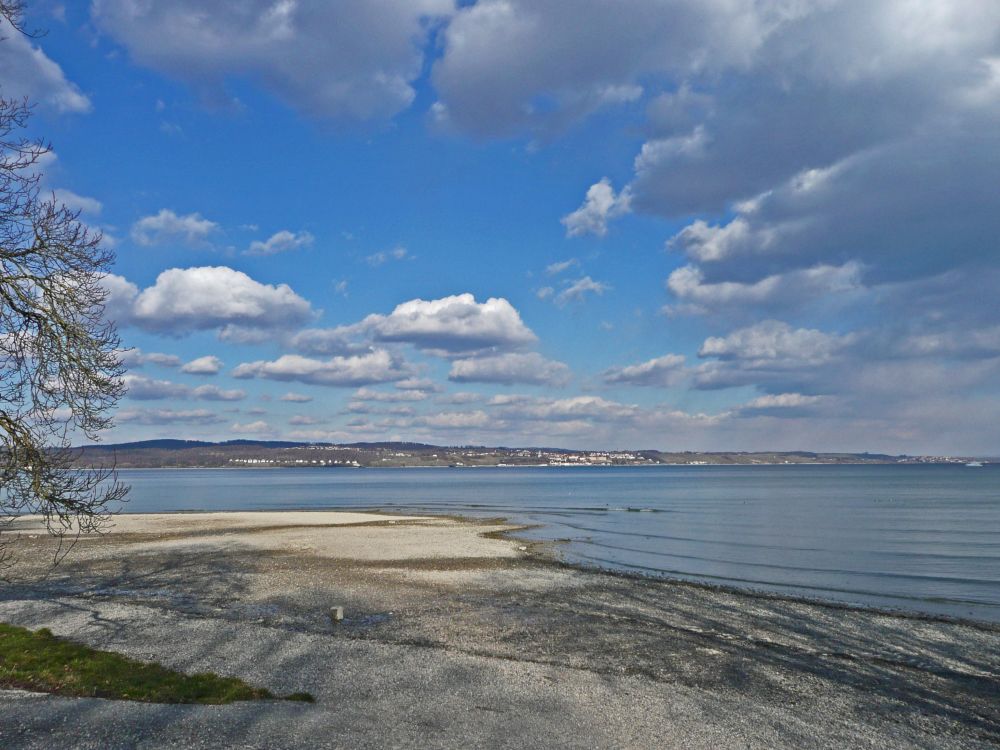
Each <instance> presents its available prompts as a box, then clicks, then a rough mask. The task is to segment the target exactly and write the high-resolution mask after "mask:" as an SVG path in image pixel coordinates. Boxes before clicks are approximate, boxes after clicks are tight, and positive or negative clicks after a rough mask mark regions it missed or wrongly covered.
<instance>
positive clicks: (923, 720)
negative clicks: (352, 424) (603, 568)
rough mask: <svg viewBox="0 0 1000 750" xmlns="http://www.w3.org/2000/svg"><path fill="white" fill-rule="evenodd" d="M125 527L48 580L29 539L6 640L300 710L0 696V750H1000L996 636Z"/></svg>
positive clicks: (820, 610) (644, 582) (372, 527)
mask: <svg viewBox="0 0 1000 750" xmlns="http://www.w3.org/2000/svg"><path fill="white" fill-rule="evenodd" d="M115 520H116V527H115V528H114V530H113V531H111V532H110V533H108V534H105V535H103V536H100V537H94V538H84V539H81V540H80V541H79V542H78V543H77V544H76V545H75V547H74V548H73V550H72V551H71V553H70V554H69V556H68V557H67V558H66V559H64V560H63V561H62V562H61V563H60V564H59V565H58V566H57V567H55V568H52V566H51V559H52V555H53V551H54V549H55V545H54V544H53V542H52V541H51V540H50V539H49V538H48V537H46V536H45V535H44V534H42V533H39V532H38V530H37V528H36V525H35V522H34V521H32V520H31V519H25V520H23V521H21V522H20V523H19V529H18V531H19V537H18V539H17V541H16V542H15V543H14V544H13V550H12V551H13V552H14V553H15V555H16V560H15V564H14V566H13V567H12V568H11V569H10V570H8V571H7V575H8V576H9V578H10V580H9V581H8V582H6V583H3V584H0V621H5V622H10V623H13V624H17V625H23V626H26V627H31V628H39V627H43V626H44V627H48V628H51V629H52V631H53V632H54V633H56V634H57V635H62V636H67V637H71V638H73V639H76V640H78V641H81V642H84V643H86V644H88V645H91V646H95V647H99V648H103V649H110V650H114V651H118V652H120V653H123V654H126V655H128V656H131V657H136V658H140V659H148V660H155V661H158V662H161V663H163V664H164V665H166V666H169V667H172V668H175V669H181V670H184V671H188V672H197V671H213V672H216V673H219V674H224V675H232V676H237V677H240V678H242V679H244V680H246V681H247V682H250V683H252V684H255V685H260V686H262V687H266V688H268V689H270V690H272V691H273V692H274V693H276V694H277V693H290V692H296V691H308V692H310V693H312V694H313V695H315V696H316V703H315V704H298V703H288V702H281V701H260V702H252V703H239V704H232V705H228V706H179V705H153V704H141V703H133V702H125V701H107V700H100V699H78V698H65V697H56V696H49V695H42V694H36V693H27V692H24V691H16V690H0V703H2V707H0V711H2V716H3V720H2V721H0V747H3V748H7V749H10V750H13V749H15V748H46V749H47V750H48V749H51V748H62V747H66V748H70V747H73V748H77V747H78V748H102V749H103V748H160V747H178V748H180V747H184V748H188V747H195V748H197V747H212V748H217V747H240V748H299V747H302V748H327V747H331V748H333V747H345V748H346V747H351V748H369V747H371V748H384V747H414V748H416V747H420V748H438V747H440V748H468V747H497V748H505V747H565V748H579V747H593V748H713V749H714V750H718V749H721V748H741V749H744V750H745V748H748V747H749V748H831V747H844V748H848V747H850V748H867V747H872V748H875V747H879V748H882V747H884V748H890V747H891V748H898V747H926V748H975V747H984V748H986V747H1000V628H998V627H996V626H991V625H985V624H975V623H962V622H953V621H947V620H938V619H932V618H926V617H916V616H905V615H898V614H892V613H886V612H877V611H871V610H862V609H852V608H848V607H842V606H833V605H824V604H818V603H810V602H805V601H797V600H791V599H783V598H780V597H770V596H758V595H753V594H747V593H738V592H733V591H726V590H720V589H713V588H709V587H702V586H697V585H691V584H685V583H675V582H669V581H659V580H650V579H641V578H633V577H625V576H618V575H613V574H609V573H602V572H596V571H588V570H580V569H576V568H572V567H569V566H565V565H561V564H560V563H558V562H557V561H555V560H554V559H553V558H552V556H551V555H550V554H549V553H550V550H547V549H545V548H541V547H536V546H534V545H530V544H527V543H525V542H520V541H517V539H516V535H515V536H513V537H512V536H509V535H508V534H509V532H515V534H516V529H514V528H513V527H511V526H510V525H507V524H505V523H503V522H487V521H470V520H461V519H454V518H437V517H435V518H425V517H416V516H386V515H381V514H372V513H342V512H277V513H245V512H244V513H198V514H169V515H138V514H136V515H124V516H119V517H118V518H116V519H115ZM333 607H343V608H344V615H345V618H344V620H343V621H342V622H340V623H334V622H332V621H331V618H330V614H329V613H330V610H331V608H333Z"/></svg>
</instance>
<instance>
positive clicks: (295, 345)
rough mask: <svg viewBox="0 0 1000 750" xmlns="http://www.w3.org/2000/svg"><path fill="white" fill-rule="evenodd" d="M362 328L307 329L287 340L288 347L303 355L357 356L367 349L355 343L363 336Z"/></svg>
mask: <svg viewBox="0 0 1000 750" xmlns="http://www.w3.org/2000/svg"><path fill="white" fill-rule="evenodd" d="M364 334H365V330H364V327H363V326H337V327H335V328H307V329H305V330H304V331H299V332H298V333H296V334H295V335H294V336H292V337H291V338H290V339H289V345H290V346H291V347H292V349H294V350H295V351H297V352H301V353H303V354H320V355H333V354H358V353H360V352H362V351H365V350H366V349H367V347H366V346H365V345H363V344H359V343H357V341H356V340H355V339H356V337H358V336H363V335H364Z"/></svg>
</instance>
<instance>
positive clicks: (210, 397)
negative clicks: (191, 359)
mask: <svg viewBox="0 0 1000 750" xmlns="http://www.w3.org/2000/svg"><path fill="white" fill-rule="evenodd" d="M191 396H192V398H196V399H198V400H199V401H242V400H243V399H245V398H246V397H247V394H246V392H245V391H241V390H239V389H231V390H227V389H223V388H219V386H217V385H199V386H198V387H196V388H192V389H191Z"/></svg>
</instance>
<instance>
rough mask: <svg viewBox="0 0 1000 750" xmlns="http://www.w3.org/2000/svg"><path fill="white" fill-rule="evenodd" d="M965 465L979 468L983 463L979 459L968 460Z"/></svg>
mask: <svg viewBox="0 0 1000 750" xmlns="http://www.w3.org/2000/svg"><path fill="white" fill-rule="evenodd" d="M966 466H968V467H970V468H972V469H981V468H982V466H983V464H982V463H981V462H980V461H969V463H967V464H966Z"/></svg>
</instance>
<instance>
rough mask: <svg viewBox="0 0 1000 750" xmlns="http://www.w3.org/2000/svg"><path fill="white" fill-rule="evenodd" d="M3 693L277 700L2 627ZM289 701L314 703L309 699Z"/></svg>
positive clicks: (260, 691) (238, 685) (43, 633)
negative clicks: (36, 692) (8, 690)
mask: <svg viewBox="0 0 1000 750" xmlns="http://www.w3.org/2000/svg"><path fill="white" fill-rule="evenodd" d="M0 687H6V688H22V689H25V690H37V691H41V692H46V693H56V694H59V695H74V696H84V697H93V698H113V699H119V700H132V701H144V702H147V703H213V704H218V703H231V702H233V701H247V700H261V699H268V698H275V696H274V695H273V694H271V692H270V691H268V690H265V689H264V688H256V687H252V686H250V685H248V684H246V683H245V682H243V681H242V680H240V679H237V678H235V677H220V676H219V675H215V674H210V673H202V674H193V675H187V674H183V673H181V672H175V671H173V670H172V669H167V668H166V667H164V666H161V665H159V664H150V663H146V662H140V661H135V660H134V659H129V658H127V657H125V656H122V655H121V654H116V653H113V652H110V651H99V650H97V649H93V648H90V647H89V646H84V645H81V644H79V643H74V642H72V641H67V640H64V639H62V638H57V637H56V636H54V635H52V633H51V631H49V630H48V629H47V628H42V629H41V630H37V631H34V632H32V631H31V630H28V629H26V628H21V627H17V626H15V625H8V624H6V623H0ZM285 699H286V700H300V701H308V702H312V701H313V697H312V696H311V695H309V694H308V693H294V694H292V695H288V696H285Z"/></svg>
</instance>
